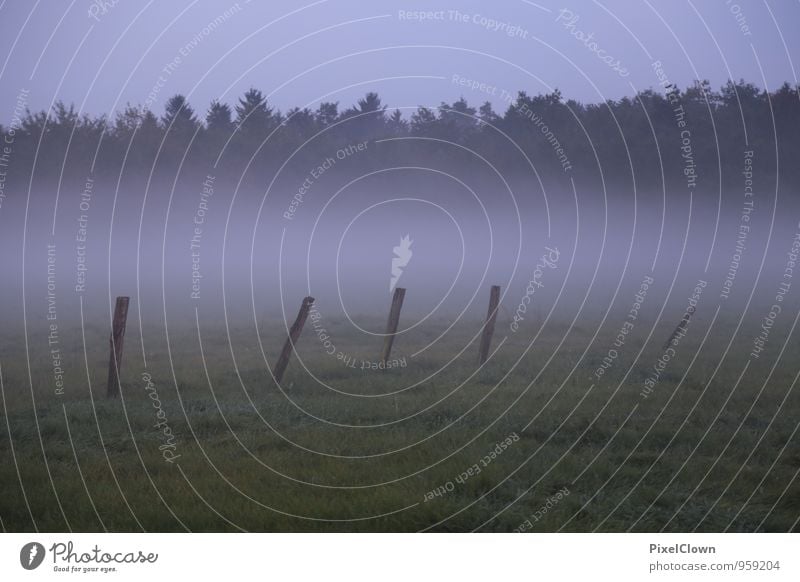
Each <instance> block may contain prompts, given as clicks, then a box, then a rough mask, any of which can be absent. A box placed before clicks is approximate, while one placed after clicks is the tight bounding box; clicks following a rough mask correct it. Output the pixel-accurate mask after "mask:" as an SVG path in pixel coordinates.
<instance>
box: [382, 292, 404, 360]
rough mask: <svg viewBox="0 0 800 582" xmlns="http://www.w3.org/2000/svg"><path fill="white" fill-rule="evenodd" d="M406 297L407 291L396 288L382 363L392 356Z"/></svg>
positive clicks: (387, 324)
mask: <svg viewBox="0 0 800 582" xmlns="http://www.w3.org/2000/svg"><path fill="white" fill-rule="evenodd" d="M405 296H406V290H405V289H403V288H402V287H396V288H395V290H394V296H393V297H392V307H391V309H389V321H388V322H387V323H386V336H385V337H384V338H383V351H382V352H381V361H382V362H383V363H384V364H385V363H386V362H387V360H388V359H389V357H390V356H391V355H392V344H393V343H394V336H395V334H396V333H397V325H398V323H400V310H401V309H402V308H403V298H405Z"/></svg>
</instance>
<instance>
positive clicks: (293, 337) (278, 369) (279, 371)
mask: <svg viewBox="0 0 800 582" xmlns="http://www.w3.org/2000/svg"><path fill="white" fill-rule="evenodd" d="M313 304H314V298H313V297H306V298H305V299H303V304H302V305H301V306H300V311H299V312H298V313H297V319H295V320H294V323H293V324H292V327H291V328H290V329H289V337H287V338H286V343H284V344H283V350H281V355H280V356H279V357H278V361H277V362H276V363H275V381H276V382H277V383H278V384H280V383H281V380H283V373H284V372H285V371H286V366H288V365H289V358H290V357H291V356H292V350H293V349H294V345H295V344H296V343H297V340H298V339H299V338H300V332H302V331H303V326H304V325H305V324H306V319H308V312H309V311H310V310H311V306H312V305H313Z"/></svg>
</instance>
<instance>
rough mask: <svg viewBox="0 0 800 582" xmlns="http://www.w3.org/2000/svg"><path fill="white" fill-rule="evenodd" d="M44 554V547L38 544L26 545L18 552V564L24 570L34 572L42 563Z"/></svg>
mask: <svg viewBox="0 0 800 582" xmlns="http://www.w3.org/2000/svg"><path fill="white" fill-rule="evenodd" d="M44 554H45V552H44V546H43V545H42V544H40V543H39V542H30V543H27V544H25V545H24V546H22V549H21V550H20V552H19V563H20V564H22V567H23V568H25V569H26V570H35V569H36V568H38V567H39V566H41V564H42V562H43V561H44Z"/></svg>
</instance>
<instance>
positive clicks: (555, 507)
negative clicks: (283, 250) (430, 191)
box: [0, 320, 800, 532]
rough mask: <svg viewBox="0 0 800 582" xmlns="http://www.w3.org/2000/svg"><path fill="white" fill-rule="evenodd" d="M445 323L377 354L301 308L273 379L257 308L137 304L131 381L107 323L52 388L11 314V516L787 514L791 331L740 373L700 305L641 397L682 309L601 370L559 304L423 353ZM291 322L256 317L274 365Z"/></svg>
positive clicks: (210, 526)
mask: <svg viewBox="0 0 800 582" xmlns="http://www.w3.org/2000/svg"><path fill="white" fill-rule="evenodd" d="M380 323H381V322H379V321H378V320H376V325H378V326H379V325H380ZM436 323H437V322H433V323H432V324H431V325H428V326H425V325H422V326H419V327H418V328H416V329H415V330H413V333H411V332H410V333H408V334H405V335H403V336H401V337H399V338H398V340H397V342H396V344H395V348H394V355H395V357H396V358H397V359H398V362H399V363H398V365H397V367H395V368H393V369H390V370H385V371H377V370H373V369H370V366H369V364H367V365H366V369H362V364H361V362H362V361H367V362H371V361H373V360H376V359H377V356H378V353H379V350H380V341H379V339H377V338H372V340H370V341H364V339H363V338H364V336H362V335H356V334H355V333H354V332H353V331H352V328H351V327H350V326H349V324H347V322H346V321H338V320H337V321H332V322H328V324H327V325H326V331H327V335H328V336H329V337H330V338H332V340H333V341H335V345H336V352H337V353H339V352H341V353H342V354H344V357H342V358H339V357H337V356H336V355H335V354H333V355H329V354H328V353H327V352H328V351H329V350H327V348H326V347H325V345H324V342H323V341H320V338H319V337H318V335H317V334H316V333H315V330H314V328H313V326H311V325H310V324H309V325H307V326H306V328H305V330H304V332H303V336H302V338H301V341H300V342H299V346H298V356H299V359H298V357H294V358H293V359H292V361H291V363H290V365H289V369H288V372H287V374H286V377H285V378H284V381H283V383H282V388H279V387H278V386H276V384H275V383H274V382H273V381H272V380H271V379H270V377H269V373H268V371H267V369H266V367H265V364H264V360H263V357H262V352H261V348H260V347H259V336H258V335H256V333H255V329H254V328H252V326H250V327H249V328H239V329H234V328H231V333H230V336H228V334H227V333H226V329H225V327H224V326H217V325H216V324H214V325H205V326H201V330H202V335H201V336H200V338H198V333H197V329H196V328H195V327H193V326H191V325H186V326H184V327H183V328H181V329H177V330H176V329H174V328H172V327H171V328H170V329H169V343H167V342H166V340H165V338H164V334H163V331H159V329H158V328H157V327H155V326H154V327H153V328H152V329H150V328H145V330H144V334H143V336H140V333H139V330H138V329H137V328H136V327H135V326H134V325H133V323H131V324H130V325H129V329H128V332H127V336H126V346H125V357H124V358H125V359H124V362H123V370H122V372H123V373H122V382H123V390H122V398H120V399H118V400H108V399H106V398H105V381H106V375H107V361H108V336H107V330H105V329H103V328H100V327H96V328H88V329H87V330H86V334H85V342H86V346H87V355H86V357H85V358H84V353H83V350H82V349H81V347H80V346H81V344H82V343H83V340H84V338H82V337H81V332H80V329H79V328H78V329H70V330H68V331H66V330H65V331H63V332H62V334H63V336H64V337H70V338H72V339H73V340H75V341H74V342H73V343H74V349H73V350H72V351H66V352H65V353H64V354H63V365H64V371H65V389H64V393H63V394H62V395H58V394H55V391H54V388H53V378H52V371H51V370H52V365H51V362H50V361H48V356H47V354H46V353H44V352H43V350H41V349H38V348H41V341H40V340H38V339H37V340H35V341H34V340H29V341H30V342H31V343H32V344H35V345H34V347H33V348H31V350H32V351H31V361H30V370H31V374H30V380H29V374H28V365H27V363H26V348H25V342H24V338H21V337H4V338H3V339H2V342H1V345H2V350H3V353H4V354H6V357H5V358H4V365H3V369H2V407H3V410H2V412H3V418H4V419H5V422H4V425H3V426H2V428H0V458H1V459H2V464H0V483H2V485H3V495H2V497H0V519H1V520H2V527H3V529H4V530H7V531H32V530H39V531H69V530H73V531H94V530H101V531H102V530H111V531H141V530H146V531H184V530H192V531H229V530H230V531H237V530H248V531H417V530H432V531H471V530H480V531H514V530H521V531H542V532H547V531H556V530H563V531H592V530H600V531H625V530H632V531H659V530H665V531H692V530H697V531H722V530H729V531H787V530H791V529H793V528H794V529H797V521H796V520H797V516H798V514H800V495H799V494H800V483H798V481H797V480H796V476H797V472H798V470H800V454H798V449H797V446H796V438H795V437H796V434H795V433H796V429H797V426H798V418H800V415H798V412H800V397H798V394H797V390H795V389H794V387H795V385H794V380H795V376H794V374H795V369H796V367H797V366H796V363H797V362H798V358H799V357H800V353H798V352H800V350H799V349H798V346H797V344H796V343H795V344H794V345H792V343H791V342H789V344H787V347H786V350H785V352H784V353H783V356H782V358H781V359H780V360H779V361H778V365H777V366H776V367H775V369H774V370H772V371H771V368H772V364H773V363H774V361H775V359H774V358H772V359H769V362H768V363H767V360H766V359H765V360H764V361H763V363H758V362H756V363H754V364H752V365H750V366H749V368H748V369H747V370H746V373H745V374H744V375H743V376H742V377H741V378H740V374H741V372H742V367H743V362H744V359H745V357H746V355H747V354H746V352H745V350H744V347H745V346H739V347H737V346H736V345H734V347H733V348H732V351H731V352H729V353H728V354H727V356H726V357H725V359H724V361H723V365H721V366H720V367H719V369H716V367H717V364H718V363H719V362H720V358H721V355H722V352H723V351H724V349H725V346H726V344H727V341H728V340H729V339H730V332H731V330H732V328H731V327H730V326H728V327H726V325H727V324H725V325H723V324H719V323H717V325H716V326H715V328H714V329H713V330H712V332H711V334H710V337H709V338H707V340H706V342H705V344H704V345H703V347H702V350H701V349H699V345H700V342H701V341H702V340H703V335H704V334H705V331H706V329H705V326H704V325H703V326H701V325H700V324H697V328H696V330H693V331H694V332H699V331H701V330H702V333H693V334H690V335H689V336H687V338H686V340H685V343H683V344H681V346H680V350H679V354H678V357H677V358H676V359H675V360H673V361H672V362H671V363H670V366H669V368H668V369H667V370H666V371H665V372H664V374H663V375H662V377H661V380H660V382H659V383H658V384H657V386H656V388H655V389H654V390H653V391H652V393H651V394H650V395H649V396H648V397H646V398H645V397H643V396H642V394H641V391H642V385H643V380H644V379H645V377H646V375H647V370H648V369H649V368H650V367H651V366H652V363H653V362H655V360H656V359H657V357H658V355H659V354H660V349H661V345H662V342H663V341H664V340H665V339H666V338H667V337H668V336H669V333H670V331H671V330H670V329H669V326H662V327H659V328H657V329H656V330H655V331H654V333H653V336H652V339H651V340H650V341H649V342H647V344H646V348H645V349H644V350H643V352H642V354H641V355H640V356H639V360H638V362H637V363H636V364H635V365H633V366H632V364H633V362H634V358H636V356H637V353H638V352H639V349H640V345H642V344H643V342H644V339H645V338H644V337H641V338H638V339H637V342H638V343H637V342H634V341H631V342H629V344H628V345H627V346H626V347H625V349H624V350H621V351H620V355H619V358H618V359H617V360H616V361H615V362H614V364H613V366H611V367H610V368H608V369H607V371H606V373H605V374H604V375H603V376H602V377H601V378H600V379H598V378H597V377H596V376H595V375H594V372H595V370H596V369H597V368H598V366H600V364H601V363H602V357H603V356H604V355H605V354H606V352H607V348H608V346H609V345H610V343H611V341H612V335H613V334H610V333H605V328H604V331H603V332H601V333H600V334H599V335H598V336H597V338H596V339H595V340H594V341H591V340H592V335H593V334H594V332H593V331H590V330H583V329H580V328H572V329H570V330H568V328H567V327H566V326H559V325H546V326H544V328H543V330H542V331H541V334H540V335H539V336H538V337H537V339H536V340H535V342H534V343H533V345H529V344H530V338H531V337H533V334H531V335H530V336H529V335H528V334H525V337H524V338H523V336H522V334H520V335H519V337H517V335H515V334H512V333H509V332H508V325H507V322H506V321H500V320H498V331H497V334H496V335H495V345H494V348H497V347H498V345H500V343H502V346H501V348H500V349H498V351H497V352H496V353H495V354H494V355H493V356H492V357H491V358H490V360H489V361H488V363H487V364H486V365H485V366H484V367H483V368H481V369H478V368H477V365H476V356H477V341H475V340H474V339H473V336H474V335H475V332H476V330H477V329H479V325H480V322H477V321H473V322H463V321H462V322H460V323H459V324H458V325H456V326H455V327H454V328H453V329H452V330H451V331H450V332H449V333H448V334H447V335H446V336H445V337H444V338H443V339H441V340H439V341H438V342H436V343H435V344H434V345H433V347H431V348H429V349H427V350H425V351H423V352H422V353H419V354H416V355H414V354H415V353H416V352H417V351H418V350H420V349H421V348H423V347H425V346H427V345H428V344H429V343H430V342H432V341H433V340H434V339H436V337H437V336H438V333H439V328H437V325H436ZM438 323H441V324H442V325H444V323H446V322H438ZM693 325H695V323H693ZM607 327H608V326H607ZM283 329H284V328H283V323H282V322H274V323H270V324H267V323H260V324H259V331H260V334H261V336H260V339H261V345H262V346H263V351H264V353H265V354H266V355H267V359H268V360H269V362H270V363H271V364H272V363H274V360H275V357H276V354H277V353H278V351H279V350H280V346H281V343H282V341H283V338H284V337H285V335H284V334H285V331H284V332H283V333H282V330H283ZM608 329H609V330H610V329H611V327H608ZM567 332H569V333H567ZM141 337H144V338H145V340H146V341H144V342H140V339H141ZM565 338H566V339H565ZM201 340H202V341H201ZM776 341H777V340H776ZM37 342H38V343H37ZM562 342H563V343H562ZM71 345H72V344H71ZM141 345H145V346H146V352H145V354H144V355H145V357H146V358H147V362H146V367H145V365H144V362H143V359H142V352H141ZM34 348H36V349H34ZM556 349H558V351H557V352H556ZM584 352H586V353H585V354H584ZM554 354H555V355H554ZM698 355H699V357H698ZM775 355H777V352H776V354H775ZM347 357H351V358H352V360H347ZM403 358H405V360H403ZM445 364H447V365H446V366H445ZM442 368H443V369H442ZM87 369H88V370H89V374H88V380H90V381H91V389H89V382H87ZM306 369H307V370H306ZM687 369H688V372H687ZM310 374H313V376H314V377H311V376H310ZM684 374H685V377H684ZM315 378H316V379H315ZM623 378H624V381H623ZM326 386H327V387H326Z"/></svg>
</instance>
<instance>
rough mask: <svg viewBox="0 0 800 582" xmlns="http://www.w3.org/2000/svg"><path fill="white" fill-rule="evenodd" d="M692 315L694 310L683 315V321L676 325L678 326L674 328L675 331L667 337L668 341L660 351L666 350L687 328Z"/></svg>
mask: <svg viewBox="0 0 800 582" xmlns="http://www.w3.org/2000/svg"><path fill="white" fill-rule="evenodd" d="M694 313H695V310H692V311H687V312H686V313H684V314H683V319H681V320H680V322H679V323H678V325H677V326H675V330H674V331H673V332H672V334H671V335H670V336H669V339H668V340H667V341H666V343H665V344H664V346H663V347H662V348H661V349H664V350H666V349H667V348H668V347H669V345H670V344H671V343H672V340H674V339H675V338H676V337H678V336H679V335H680V334H681V332H682V331H683V330H685V329H686V328H687V327H689V321H690V320H691V319H692V316H693V315H694Z"/></svg>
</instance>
